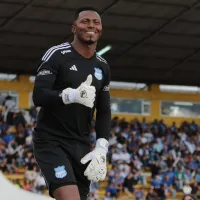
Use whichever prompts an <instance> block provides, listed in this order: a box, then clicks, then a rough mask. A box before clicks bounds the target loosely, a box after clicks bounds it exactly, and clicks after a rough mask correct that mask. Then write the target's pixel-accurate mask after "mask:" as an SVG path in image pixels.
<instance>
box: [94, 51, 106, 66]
mask: <svg viewBox="0 0 200 200" xmlns="http://www.w3.org/2000/svg"><path fill="white" fill-rule="evenodd" d="M96 59H97V60H98V61H100V62H101V63H105V64H108V62H107V61H106V60H105V59H104V58H103V57H101V56H100V55H99V54H98V53H96Z"/></svg>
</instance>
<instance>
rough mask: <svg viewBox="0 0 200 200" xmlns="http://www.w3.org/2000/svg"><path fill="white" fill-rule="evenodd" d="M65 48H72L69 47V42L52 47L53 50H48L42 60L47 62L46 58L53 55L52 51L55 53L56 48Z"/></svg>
mask: <svg viewBox="0 0 200 200" xmlns="http://www.w3.org/2000/svg"><path fill="white" fill-rule="evenodd" d="M63 46H70V45H69V43H68V42H65V43H62V44H60V45H57V46H53V47H51V48H50V49H48V50H47V52H46V53H45V54H44V56H43V57H42V60H45V59H46V57H47V56H48V55H49V54H50V53H51V51H53V50H54V49H56V48H59V47H63Z"/></svg>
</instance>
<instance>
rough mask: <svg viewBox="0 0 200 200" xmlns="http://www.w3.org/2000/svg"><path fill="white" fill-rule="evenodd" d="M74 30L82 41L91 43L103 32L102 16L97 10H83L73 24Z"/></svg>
mask: <svg viewBox="0 0 200 200" xmlns="http://www.w3.org/2000/svg"><path fill="white" fill-rule="evenodd" d="M72 32H73V33H74V35H75V37H77V38H78V39H79V40H80V41H81V42H83V43H85V44H87V45H91V44H94V43H96V42H97V41H98V39H99V38H100V36H101V34H102V24H101V18H100V16H99V15H98V13H97V12H95V11H83V12H81V13H80V14H79V17H78V18H77V20H76V21H75V22H74V24H73V26H72Z"/></svg>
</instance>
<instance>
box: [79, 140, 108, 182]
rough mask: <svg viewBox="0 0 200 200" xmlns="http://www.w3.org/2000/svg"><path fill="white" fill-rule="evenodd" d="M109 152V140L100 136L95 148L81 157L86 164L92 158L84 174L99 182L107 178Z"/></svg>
mask: <svg viewBox="0 0 200 200" xmlns="http://www.w3.org/2000/svg"><path fill="white" fill-rule="evenodd" d="M107 152H108V141H107V140H106V139H104V138H99V139H98V140H97V142H96V146H95V149H94V150H93V151H92V152H90V153H88V154H86V155H85V156H84V157H83V158H82V159H81V163H82V164H85V163H87V162H88V161H90V160H91V162H90V164H89V165H88V166H87V168H86V170H85V172H84V175H85V176H87V178H88V180H90V181H94V182H98V181H102V180H104V179H105V177H106V173H107V167H106V154H107Z"/></svg>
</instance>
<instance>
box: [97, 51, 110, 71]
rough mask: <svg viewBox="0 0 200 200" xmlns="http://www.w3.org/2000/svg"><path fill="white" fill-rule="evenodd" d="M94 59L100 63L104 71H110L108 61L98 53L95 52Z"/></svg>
mask: <svg viewBox="0 0 200 200" xmlns="http://www.w3.org/2000/svg"><path fill="white" fill-rule="evenodd" d="M96 59H97V61H98V63H99V64H100V65H101V68H102V69H103V71H105V72H109V71H110V66H109V64H108V62H107V61H106V59H104V58H103V57H101V56H100V55H99V54H96Z"/></svg>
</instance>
